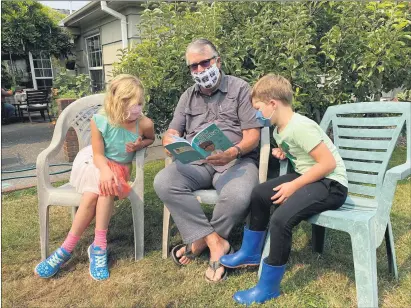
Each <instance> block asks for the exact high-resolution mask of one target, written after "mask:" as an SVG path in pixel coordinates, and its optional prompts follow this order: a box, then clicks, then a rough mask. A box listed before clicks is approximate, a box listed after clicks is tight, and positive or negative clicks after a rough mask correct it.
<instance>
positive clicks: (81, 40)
mask: <svg viewBox="0 0 411 308" xmlns="http://www.w3.org/2000/svg"><path fill="white" fill-rule="evenodd" d="M117 11H118V12H119V13H121V14H123V15H125V16H126V20H127V36H128V37H127V39H128V44H129V46H132V45H133V42H136V41H138V39H139V36H138V30H137V27H136V25H137V24H138V23H139V22H140V14H141V11H142V8H141V7H139V6H138V5H135V6H133V7H125V8H123V9H121V10H117ZM80 33H81V35H80V36H79V37H78V38H77V39H76V40H75V43H76V57H77V58H76V64H77V67H78V73H79V74H81V73H83V74H88V73H89V70H88V63H87V54H86V46H85V40H86V38H87V37H90V36H92V35H95V34H100V42H101V47H102V60H103V70H104V73H103V74H104V78H105V82H106V83H107V82H109V81H110V79H111V71H112V68H113V63H115V62H117V61H118V57H117V54H118V50H119V49H121V48H122V39H121V22H120V20H119V19H117V18H115V17H113V16H111V15H109V14H106V16H105V17H103V18H100V19H99V20H95V21H93V22H92V23H82V24H81V26H80Z"/></svg>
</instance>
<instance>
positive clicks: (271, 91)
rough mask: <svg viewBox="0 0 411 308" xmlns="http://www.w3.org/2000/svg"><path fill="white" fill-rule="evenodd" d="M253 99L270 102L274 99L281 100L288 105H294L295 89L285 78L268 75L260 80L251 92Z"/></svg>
mask: <svg viewBox="0 0 411 308" xmlns="http://www.w3.org/2000/svg"><path fill="white" fill-rule="evenodd" d="M251 99H252V100H255V99H258V100H262V101H263V102H266V103H267V102H268V101H270V100H272V99H276V100H279V101H281V102H283V103H284V104H286V105H290V106H291V105H292V103H293V88H292V87H291V83H290V82H289V81H288V80H287V79H286V78H284V77H282V76H280V75H275V74H268V75H265V76H264V77H262V78H260V79H259V80H258V81H257V83H256V84H255V85H254V87H253V89H252V91H251Z"/></svg>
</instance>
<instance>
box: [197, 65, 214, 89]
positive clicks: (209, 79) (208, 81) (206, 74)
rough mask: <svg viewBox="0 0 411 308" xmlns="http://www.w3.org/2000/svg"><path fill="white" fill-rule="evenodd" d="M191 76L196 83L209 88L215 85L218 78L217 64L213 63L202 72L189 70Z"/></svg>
mask: <svg viewBox="0 0 411 308" xmlns="http://www.w3.org/2000/svg"><path fill="white" fill-rule="evenodd" d="M191 76H192V77H193V80H194V82H195V83H196V84H198V85H199V86H200V87H203V88H205V89H211V88H213V87H215V86H216V85H217V82H218V79H219V78H220V70H219V69H218V67H217V64H216V63H214V64H213V65H211V66H210V67H209V68H208V69H206V70H205V71H202V72H198V73H196V72H191Z"/></svg>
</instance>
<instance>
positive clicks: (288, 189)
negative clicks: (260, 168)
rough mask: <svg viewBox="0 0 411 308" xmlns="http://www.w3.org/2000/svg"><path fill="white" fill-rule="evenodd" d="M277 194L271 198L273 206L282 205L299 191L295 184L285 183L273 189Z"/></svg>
mask: <svg viewBox="0 0 411 308" xmlns="http://www.w3.org/2000/svg"><path fill="white" fill-rule="evenodd" d="M273 190H274V191H276V192H277V193H276V194H275V195H274V196H272V197H271V200H272V201H273V204H282V203H284V202H285V201H287V199H288V198H289V197H290V196H291V195H292V194H293V193H295V191H296V190H298V187H297V186H296V185H295V183H293V182H287V183H283V184H281V185H278V186H277V187H275V188H273Z"/></svg>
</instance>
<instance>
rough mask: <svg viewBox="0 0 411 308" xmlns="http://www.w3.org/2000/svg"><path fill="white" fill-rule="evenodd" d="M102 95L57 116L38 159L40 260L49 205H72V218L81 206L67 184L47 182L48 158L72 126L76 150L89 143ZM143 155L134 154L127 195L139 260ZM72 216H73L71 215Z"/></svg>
mask: <svg viewBox="0 0 411 308" xmlns="http://www.w3.org/2000/svg"><path fill="white" fill-rule="evenodd" d="M103 102H104V94H95V95H91V96H87V97H83V98H80V99H78V100H77V101H75V102H73V103H72V104H70V105H69V106H68V107H67V108H66V109H64V110H63V112H62V113H61V115H60V116H59V118H58V120H57V123H56V126H55V129H54V134H53V138H52V140H51V143H50V145H49V146H48V148H47V149H45V150H44V151H42V152H41V153H40V154H39V156H38V157H37V170H36V173H37V195H38V202H39V216H40V247H41V258H42V259H45V258H46V257H47V256H48V253H49V252H48V240H49V206H50V205H62V206H72V207H73V215H74V213H75V210H76V208H77V207H78V206H79V204H80V199H81V194H79V193H77V192H76V191H75V189H74V188H73V187H72V186H70V184H69V183H67V184H64V185H62V186H60V187H57V188H55V187H53V186H52V185H51V183H50V175H49V172H50V171H49V158H50V157H53V156H55V155H56V154H57V153H58V152H59V151H60V150H61V148H62V146H63V143H64V139H65V137H66V134H67V131H68V129H69V128H70V127H73V128H74V130H75V131H76V133H77V137H78V142H79V149H82V148H84V147H85V146H87V145H89V144H90V142H91V133H90V119H91V118H92V116H93V114H95V113H96V112H97V111H98V110H99V109H100V108H101V107H102V105H103ZM144 154H145V149H143V150H141V151H139V152H137V153H136V157H135V163H136V177H135V180H134V182H133V183H132V185H131V193H130V195H129V196H128V198H129V199H130V203H131V209H132V215H133V225H134V256H135V259H136V260H140V259H142V258H143V255H144V208H143V207H144V171H143V166H144ZM73 217H74V216H73Z"/></svg>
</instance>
